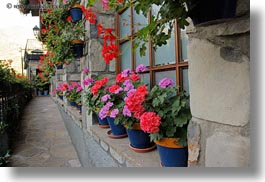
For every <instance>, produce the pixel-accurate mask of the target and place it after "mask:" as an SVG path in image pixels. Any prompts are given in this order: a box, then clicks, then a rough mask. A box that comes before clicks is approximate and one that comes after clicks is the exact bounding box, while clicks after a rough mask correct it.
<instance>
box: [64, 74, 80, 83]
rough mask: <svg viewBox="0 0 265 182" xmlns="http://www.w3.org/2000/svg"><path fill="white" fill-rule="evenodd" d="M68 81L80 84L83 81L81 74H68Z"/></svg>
mask: <svg viewBox="0 0 265 182" xmlns="http://www.w3.org/2000/svg"><path fill="white" fill-rule="evenodd" d="M67 80H68V81H77V82H79V81H80V80H81V74H80V73H75V74H74V73H72V74H68V79H67Z"/></svg>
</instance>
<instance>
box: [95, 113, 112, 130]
mask: <svg viewBox="0 0 265 182" xmlns="http://www.w3.org/2000/svg"><path fill="white" fill-rule="evenodd" d="M97 118H98V123H99V125H100V126H101V127H103V128H104V127H109V123H108V120H107V118H104V119H100V117H99V116H98V115H97Z"/></svg>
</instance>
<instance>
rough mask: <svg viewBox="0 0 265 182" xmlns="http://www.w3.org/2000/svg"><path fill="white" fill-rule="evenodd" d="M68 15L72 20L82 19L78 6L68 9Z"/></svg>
mask: <svg viewBox="0 0 265 182" xmlns="http://www.w3.org/2000/svg"><path fill="white" fill-rule="evenodd" d="M70 15H71V17H72V21H73V22H77V21H79V20H82V10H81V9H80V8H77V7H74V8H71V9H70Z"/></svg>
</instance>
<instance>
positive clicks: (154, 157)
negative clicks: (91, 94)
mask: <svg viewBox="0 0 265 182" xmlns="http://www.w3.org/2000/svg"><path fill="white" fill-rule="evenodd" d="M52 99H53V100H54V102H55V103H57V105H58V106H59V107H61V109H62V110H64V111H65V112H66V113H67V114H68V115H69V116H70V117H71V118H72V119H73V120H74V122H75V123H76V124H77V125H78V126H79V127H80V128H82V115H81V114H80V113H79V112H78V110H76V109H75V108H73V107H71V106H66V107H65V105H66V103H65V102H64V101H62V100H60V99H59V98H56V97H52ZM87 129H88V130H87V133H88V134H89V135H90V136H91V137H93V139H94V140H95V141H96V142H97V143H98V144H99V145H100V146H101V148H103V150H105V151H106V152H107V153H108V154H109V155H110V156H112V158H114V159H115V160H116V161H117V163H119V165H120V166H121V167H160V159H159V155H158V151H157V149H155V150H153V151H150V152H147V153H137V152H134V151H133V150H132V149H131V148H130V147H129V143H130V142H129V138H128V137H125V138H121V139H113V138H110V137H109V136H108V134H107V132H108V131H109V130H110V128H104V129H103V128H100V127H99V126H98V125H97V124H95V125H92V126H88V128H87ZM83 131H86V130H83Z"/></svg>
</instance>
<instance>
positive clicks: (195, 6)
mask: <svg viewBox="0 0 265 182" xmlns="http://www.w3.org/2000/svg"><path fill="white" fill-rule="evenodd" d="M236 5H237V0H214V1H213V0H197V1H196V3H195V2H191V3H188V4H187V7H188V9H189V14H188V15H189V17H190V18H191V19H192V21H193V24H194V25H198V24H201V23H205V22H209V21H213V20H220V19H228V18H233V17H235V15H236Z"/></svg>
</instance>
